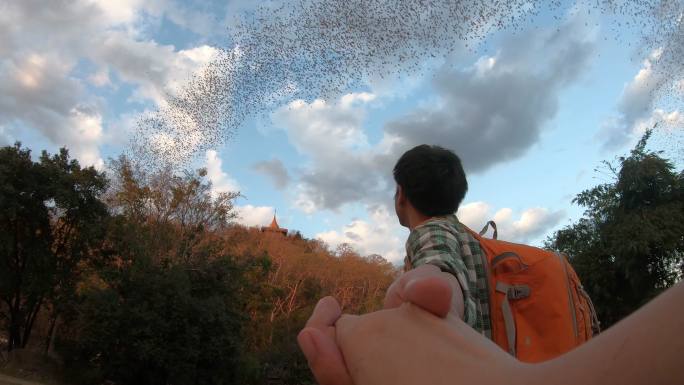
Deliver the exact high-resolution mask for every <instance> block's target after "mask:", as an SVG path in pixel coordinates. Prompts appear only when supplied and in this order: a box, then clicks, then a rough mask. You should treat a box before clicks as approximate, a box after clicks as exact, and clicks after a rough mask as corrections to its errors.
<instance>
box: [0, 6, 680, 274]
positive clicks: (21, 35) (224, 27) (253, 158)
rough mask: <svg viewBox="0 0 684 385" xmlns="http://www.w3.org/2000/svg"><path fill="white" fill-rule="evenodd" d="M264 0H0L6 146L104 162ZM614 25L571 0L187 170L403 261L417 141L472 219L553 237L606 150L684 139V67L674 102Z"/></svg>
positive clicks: (251, 207) (264, 218) (271, 126)
mask: <svg viewBox="0 0 684 385" xmlns="http://www.w3.org/2000/svg"><path fill="white" fill-rule="evenodd" d="M286 3H287V2H286ZM251 4H252V3H251V2H248V1H232V2H220V1H215V2H207V1H202V2H180V1H177V2H176V1H173V0H155V1H141V0H125V1H116V2H115V1H108V0H102V1H94V0H93V1H88V0H74V1H72V2H67V3H66V4H64V5H59V4H56V3H55V2H48V3H44V2H37V1H22V2H10V3H7V4H3V2H2V0H0V9H2V10H3V11H2V12H0V42H2V43H0V95H2V96H0V144H10V143H12V142H14V141H16V140H19V141H21V142H22V143H23V144H24V145H26V146H28V147H30V148H32V149H34V150H35V151H36V152H37V151H39V150H41V149H47V150H49V151H55V150H56V149H57V148H58V147H60V146H67V147H68V148H69V149H70V150H71V152H72V154H73V155H74V156H76V157H77V158H78V159H79V160H80V161H81V162H82V163H85V164H94V165H96V166H97V167H101V168H103V169H105V168H106V160H107V159H108V158H110V157H116V156H118V154H120V153H121V152H123V151H124V150H125V149H126V146H127V145H128V142H129V139H130V135H131V134H132V133H133V132H134V130H135V124H136V121H137V120H138V119H139V117H140V116H141V114H143V113H145V112H149V111H154V110H155V109H156V108H157V107H158V106H159V105H163V103H164V92H165V91H166V90H170V89H171V90H172V89H177V88H182V87H183V85H184V82H185V80H186V79H187V78H188V77H189V76H191V75H192V74H193V73H197V71H201V70H202V68H204V66H205V65H206V64H207V63H209V62H211V60H212V58H213V57H215V56H214V55H215V53H216V47H222V48H232V47H231V42H230V39H229V38H228V36H229V31H230V28H234V26H235V23H234V17H235V16H237V15H239V14H241V12H244V11H250V10H251V8H250V7H252V6H253V5H251ZM615 19H616V18H615V17H607V16H605V15H600V14H599V13H598V12H593V14H592V13H591V12H587V9H584V8H582V7H579V6H575V5H574V4H573V3H569V4H568V6H567V7H561V8H560V9H558V10H556V11H555V12H551V11H548V10H547V11H544V12H542V13H541V14H540V15H539V16H537V17H535V18H534V19H529V20H528V19H525V20H523V22H521V23H519V24H518V28H516V29H508V30H506V29H505V30H502V31H498V32H494V33H491V34H488V35H486V36H485V37H484V38H483V39H482V40H481V41H479V42H478V44H477V45H476V47H477V48H476V49H474V50H472V49H470V50H469V49H465V48H464V47H457V48H456V49H455V51H454V52H455V53H454V54H452V55H451V56H450V57H442V58H437V59H432V58H430V60H427V59H425V60H424V61H423V62H422V65H423V68H424V69H425V71H423V73H421V74H419V73H415V72H406V71H401V72H398V73H395V74H393V75H392V76H390V77H389V79H385V80H378V79H377V78H372V79H370V80H367V81H366V82H364V84H362V85H360V86H359V87H357V88H354V89H348V90H345V92H342V93H340V94H339V95H336V96H334V97H331V98H329V99H328V100H323V99H318V98H312V99H310V100H296V99H288V98H285V99H282V100H281V103H280V105H275V106H272V108H271V109H270V110H269V111H266V113H262V114H256V115H255V116H250V117H248V119H246V121H245V122H244V124H243V125H242V126H240V127H239V128H238V130H237V131H236V133H235V136H234V137H233V138H231V139H230V140H228V141H226V142H225V143H215V145H211V146H209V147H210V148H209V149H208V150H203V151H195V152H193V153H192V154H193V155H194V157H193V158H192V159H193V160H192V162H190V163H187V164H186V165H185V166H186V167H192V168H196V167H207V168H208V170H209V176H210V178H211V179H212V181H213V183H214V186H215V188H216V190H219V191H220V190H234V189H238V190H239V191H241V192H242V194H243V195H244V198H242V199H240V200H239V201H238V202H237V205H238V209H239V212H240V215H241V218H240V222H241V223H243V224H245V225H250V226H253V225H261V224H268V222H270V219H271V218H272V216H273V213H274V211H277V214H278V220H279V222H280V224H281V225H282V226H284V227H288V228H290V229H296V230H300V231H301V232H302V233H303V234H304V235H305V236H307V237H311V238H320V239H322V240H324V241H326V242H328V243H329V244H330V245H331V247H335V246H336V245H338V244H340V243H342V242H347V243H350V244H351V245H352V246H354V247H356V248H357V249H358V250H359V251H360V252H361V253H362V254H371V253H379V254H381V255H383V256H385V257H386V258H388V259H390V260H392V261H399V260H400V259H401V258H402V256H403V250H402V249H403V241H404V239H405V237H406V236H407V234H408V232H407V230H406V229H403V228H401V227H400V226H399V225H398V223H397V222H396V219H395V216H394V213H393V208H392V206H391V205H392V192H393V185H392V182H391V167H392V165H393V162H394V161H396V158H397V157H398V156H399V155H400V154H401V152H403V151H404V150H406V149H408V148H410V147H412V146H413V145H417V144H420V143H423V142H425V143H430V144H440V145H444V146H446V147H449V148H452V149H453V150H455V151H456V152H457V153H459V155H461V157H462V158H463V162H464V164H465V166H466V169H467V172H468V175H469V184H470V189H469V192H468V195H467V196H466V199H465V201H464V202H463V204H462V206H461V210H460V211H459V217H460V218H461V220H462V221H464V222H465V223H466V224H468V225H469V226H472V227H473V228H477V229H479V228H480V227H481V226H482V225H483V224H484V223H485V222H486V221H487V220H489V219H495V220H496V221H497V222H498V223H499V227H500V231H499V234H500V238H503V239H507V240H512V241H519V242H527V243H532V244H539V243H540V242H541V241H542V240H543V239H544V238H545V237H546V236H548V235H549V234H551V233H552V232H553V231H554V230H556V229H559V228H560V227H562V226H564V225H566V224H568V223H570V222H571V221H573V220H575V219H577V218H578V217H579V215H581V209H580V208H578V207H576V206H573V205H572V204H571V200H572V198H573V197H574V195H575V194H577V193H578V192H580V191H582V190H583V189H585V188H588V187H591V186H594V185H596V184H597V183H602V182H606V181H608V178H607V177H606V176H605V175H604V174H600V173H596V172H594V168H596V167H597V166H598V165H599V163H600V161H601V160H604V159H608V160H610V159H613V158H614V157H615V156H617V155H621V154H624V153H625V152H626V151H628V149H629V148H630V146H632V145H633V144H634V142H635V141H636V140H637V139H638V137H639V136H640V134H641V133H642V132H643V130H644V128H645V127H648V126H650V125H652V124H653V123H655V122H661V126H662V127H663V129H664V130H665V131H664V132H665V133H666V136H667V135H669V136H667V137H668V138H671V137H672V135H673V133H674V136H675V137H680V136H677V135H679V134H680V133H681V129H682V127H683V125H684V117H683V116H682V115H681V113H680V110H679V108H680V105H681V104H678V103H676V102H675V103H672V102H671V100H672V99H674V100H675V101H676V100H681V99H682V98H681V96H682V90H683V89H684V87H683V86H682V85H684V82H682V80H683V79H682V78H681V72H674V73H673V74H671V75H672V77H673V78H668V79H667V82H666V83H667V85H668V87H669V86H672V87H674V88H673V89H674V90H675V91H674V98H671V99H670V102H669V103H665V102H661V100H660V99H659V98H658V97H657V96H656V93H654V92H653V91H654V89H655V87H656V85H661V84H662V82H661V80H662V79H663V78H662V75H659V73H658V72H657V71H655V70H654V66H655V65H656V64H657V63H658V60H659V58H660V56H661V55H662V52H661V51H659V49H658V48H660V47H649V48H648V49H643V47H641V48H642V49H637V48H638V38H639V31H636V30H631V29H629V28H625V27H622V26H618V24H617V23H615ZM680 21H681V17H680ZM636 25H638V23H637V24H636ZM471 47H472V45H471ZM676 87H680V88H679V89H677V88H676ZM677 143H680V142H677ZM675 150H677V149H675ZM188 151H191V152H192V149H190V150H188ZM675 152H676V151H675Z"/></svg>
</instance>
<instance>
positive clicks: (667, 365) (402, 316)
mask: <svg viewBox="0 0 684 385" xmlns="http://www.w3.org/2000/svg"><path fill="white" fill-rule="evenodd" d="M432 282H433V283H435V282H437V283H438V284H439V281H432ZM433 289H434V288H433ZM434 294H435V295H438V296H439V295H441V296H448V295H450V293H449V291H448V290H447V291H445V290H443V288H442V289H441V290H440V289H437V290H436V291H435V293H434ZM683 301H684V283H680V284H678V285H676V286H675V287H673V288H671V289H669V290H667V291H666V292H665V293H664V294H662V295H661V296H659V297H657V298H656V299H654V300H653V301H652V302H651V303H649V304H647V305H646V306H644V307H643V308H642V309H640V310H638V311H637V312H635V313H634V314H633V315H631V316H629V317H627V318H626V319H625V320H623V321H621V322H620V323H618V324H617V325H615V326H613V327H612V328H610V329H608V330H607V331H606V332H604V333H602V334H601V335H599V336H598V337H596V338H594V339H592V340H590V341H589V342H587V343H586V344H584V345H582V346H580V347H579V348H577V349H574V350H572V351H570V352H568V353H566V354H564V355H562V356H560V357H558V358H556V359H553V360H551V361H547V362H544V363H541V364H525V363H521V362H520V361H517V360H516V359H515V358H513V357H512V356H511V355H509V354H507V353H506V352H504V351H503V350H501V349H500V348H499V347H497V346H496V345H494V343H493V342H491V341H490V340H488V339H486V338H485V337H483V336H482V335H481V334H479V333H477V332H476V331H474V330H473V329H472V328H470V327H468V326H467V325H466V324H464V323H463V322H462V321H459V320H445V319H441V318H439V317H435V316H434V315H432V314H429V313H427V312H425V311H423V310H421V309H419V308H418V307H416V306H413V305H412V304H404V305H402V306H401V307H399V308H396V309H390V310H382V311H379V312H375V313H370V314H367V315H363V316H346V315H344V316H342V317H341V318H339V319H337V320H336V321H335V323H334V328H335V336H336V341H337V345H338V346H339V347H340V348H341V350H342V352H343V353H344V359H345V364H346V365H347V373H349V374H350V376H351V378H353V381H354V384H356V385H364V384H372V385H384V384H387V385H390V384H391V385H403V384H405V385H414V384H433V385H457V384H479V385H501V384H511V385H574V384H586V385H640V384H681V383H684V365H682V364H681V352H682V351H684V339H682V338H678V336H679V335H680V332H681V330H682V329H683V328H684V307H682V306H680V304H681V303H682V302H683ZM329 326H330V327H333V324H332V323H331V324H330V325H329ZM321 385H337V384H336V383H321Z"/></svg>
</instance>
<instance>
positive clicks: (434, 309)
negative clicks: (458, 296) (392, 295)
mask: <svg viewBox="0 0 684 385" xmlns="http://www.w3.org/2000/svg"><path fill="white" fill-rule="evenodd" d="M404 294H405V296H406V300H407V301H408V302H411V303H412V304H414V305H416V306H418V307H420V308H422V309H423V310H425V311H427V312H429V313H432V314H434V315H436V316H437V317H440V318H444V317H446V316H447V314H449V311H450V310H451V297H452V295H453V293H452V290H451V285H449V282H447V281H446V280H444V279H443V278H442V277H439V276H430V277H424V278H415V279H413V280H411V281H409V282H408V283H407V284H406V287H405V291H404Z"/></svg>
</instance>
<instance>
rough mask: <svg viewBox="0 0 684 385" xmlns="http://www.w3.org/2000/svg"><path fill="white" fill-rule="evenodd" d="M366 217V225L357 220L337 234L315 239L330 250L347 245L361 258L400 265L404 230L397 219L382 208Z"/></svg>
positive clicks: (331, 231)
mask: <svg viewBox="0 0 684 385" xmlns="http://www.w3.org/2000/svg"><path fill="white" fill-rule="evenodd" d="M368 213H369V217H370V218H369V220H367V221H366V220H360V219H356V220H353V221H352V222H350V223H349V224H347V225H345V226H344V227H343V228H342V229H340V230H330V231H326V232H321V233H318V234H316V238H318V239H320V240H322V241H324V242H326V243H327V244H329V245H330V246H332V247H333V248H335V247H337V246H338V245H340V244H342V243H347V244H349V245H351V246H352V247H354V249H356V250H357V251H358V252H359V253H360V254H361V255H370V254H380V255H382V256H383V257H384V258H385V259H387V260H389V261H390V262H400V261H401V260H402V259H403V256H404V251H403V250H404V243H403V242H404V241H403V240H402V239H401V235H402V232H403V233H405V230H403V228H402V227H401V226H400V225H399V222H398V221H397V218H396V216H395V215H394V213H390V212H389V211H388V210H387V208H386V207H384V206H377V207H372V208H369V209H368Z"/></svg>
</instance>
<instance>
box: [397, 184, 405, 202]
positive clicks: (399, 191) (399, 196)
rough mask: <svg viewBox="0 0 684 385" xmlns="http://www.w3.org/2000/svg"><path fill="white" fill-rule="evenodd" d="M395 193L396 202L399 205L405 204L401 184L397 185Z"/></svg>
mask: <svg viewBox="0 0 684 385" xmlns="http://www.w3.org/2000/svg"><path fill="white" fill-rule="evenodd" d="M396 194H397V198H396V199H397V203H398V204H399V205H400V206H404V205H406V195H405V194H404V189H403V188H401V185H397V192H396Z"/></svg>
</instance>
